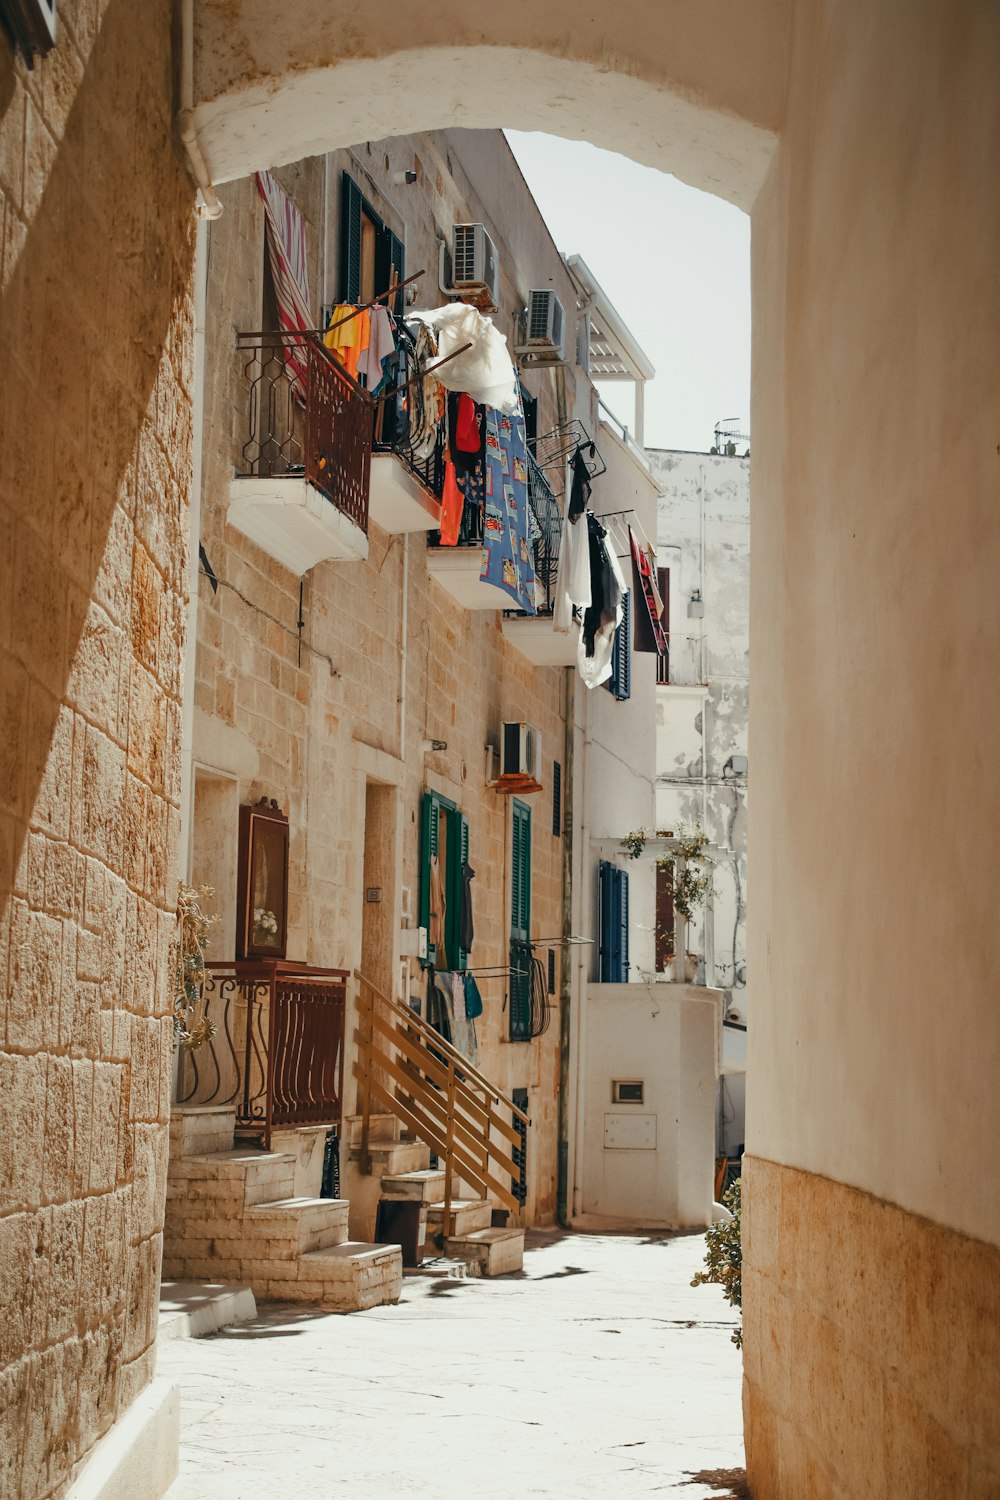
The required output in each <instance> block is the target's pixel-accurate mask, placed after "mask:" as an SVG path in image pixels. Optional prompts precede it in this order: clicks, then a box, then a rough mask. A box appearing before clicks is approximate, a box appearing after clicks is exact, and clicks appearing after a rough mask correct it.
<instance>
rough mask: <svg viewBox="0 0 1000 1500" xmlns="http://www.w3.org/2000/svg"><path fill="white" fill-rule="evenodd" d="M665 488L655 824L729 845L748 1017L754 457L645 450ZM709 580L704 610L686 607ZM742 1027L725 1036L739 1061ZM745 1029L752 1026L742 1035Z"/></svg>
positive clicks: (730, 947)
mask: <svg viewBox="0 0 1000 1500" xmlns="http://www.w3.org/2000/svg"><path fill="white" fill-rule="evenodd" d="M647 458H648V459H649V462H650V467H651V468H652V471H653V473H654V475H655V476H656V479H657V481H658V482H659V484H660V486H661V488H662V491H663V493H662V496H661V498H660V502H659V520H658V545H657V556H658V560H659V563H660V565H661V566H662V567H669V569H670V678H671V681H670V685H660V686H658V687H657V689H656V700H657V701H656V772H657V778H658V780H657V787H656V826H657V827H658V828H666V829H671V830H674V831H676V829H677V827H678V826H679V825H684V826H686V827H691V826H693V825H695V824H701V826H702V827H703V828H704V830H705V832H706V833H707V835H708V837H709V839H710V840H711V842H712V843H713V844H715V845H718V846H720V847H721V849H722V850H723V851H731V852H723V853H722V854H720V855H719V857H718V860H717V862H716V865H715V874H714V899H713V903H712V911H711V913H710V914H709V915H708V916H707V921H710V922H711V924H712V926H713V929H714V951H715V967H714V974H706V975H705V976H704V978H705V982H706V983H707V984H710V985H711V984H716V985H718V986H719V987H720V988H722V989H724V990H726V991H727V992H728V994H727V1001H726V1009H727V1011H728V1010H733V1009H735V1010H737V1011H738V1012H739V1013H740V1017H741V1019H742V1020H743V1021H744V1022H746V1020H747V1017H748V1015H749V1013H750V1004H749V1000H750V991H749V984H748V978H749V976H748V973H747V961H746V959H747V949H746V921H747V797H748V792H747V784H746V783H747V778H746V776H742V775H741V776H732V775H730V776H728V777H723V768H724V767H725V765H726V762H727V761H728V759H729V757H730V756H731V755H746V753H747V727H748V716H749V707H750V681H749V651H750V601H749V588H750V461H749V459H746V458H728V457H721V456H716V455H714V454H708V453H681V452H670V451H665V450H659V449H652V450H647ZM696 589H698V590H700V591H701V594H702V602H703V605H704V615H703V617H702V618H701V619H697V618H691V617H689V615H688V601H689V599H690V597H691V594H692V592H693V591H694V590H696ZM705 928H706V913H705V912H702V913H701V914H700V915H699V918H698V920H696V921H695V922H693V923H692V924H691V933H690V938H691V943H690V946H691V948H692V950H695V951H699V952H702V953H704V951H705ZM736 1040H737V1038H736V1037H735V1035H734V1034H733V1033H726V1034H725V1036H724V1052H723V1062H724V1064H727V1065H732V1066H734V1067H737V1066H739V1067H742V1066H743V1065H742V1064H737V1063H736V1050H737V1049H736V1047H735V1046H734V1045H733V1044H734V1043H735V1042H736ZM739 1040H740V1041H741V1040H742V1037H740V1038H739ZM720 1088H721V1098H720V1102H719V1117H720V1123H719V1128H720V1131H721V1132H722V1136H723V1138H722V1140H721V1141H720V1146H724V1148H725V1149H726V1150H727V1151H733V1150H735V1148H736V1147H738V1146H739V1145H740V1144H741V1142H742V1141H743V1137H744V1103H743V1101H744V1085H743V1080H742V1078H741V1077H738V1076H733V1077H732V1079H729V1078H728V1077H727V1078H725V1079H724V1081H723V1083H722V1084H721V1085H720Z"/></svg>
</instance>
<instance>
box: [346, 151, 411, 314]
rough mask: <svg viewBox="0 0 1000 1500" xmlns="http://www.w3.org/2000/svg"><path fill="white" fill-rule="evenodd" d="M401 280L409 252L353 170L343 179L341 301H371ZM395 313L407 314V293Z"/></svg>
mask: <svg viewBox="0 0 1000 1500" xmlns="http://www.w3.org/2000/svg"><path fill="white" fill-rule="evenodd" d="M393 272H395V274H396V280H397V281H404V280H405V279H406V251H405V248H404V245H403V242H402V240H401V239H400V238H399V237H398V235H395V234H393V232H392V230H391V229H390V228H389V227H388V225H387V224H384V223H383V222H382V220H381V219H380V218H379V215H378V214H377V213H376V212H375V209H374V208H373V207H372V205H371V204H370V203H369V202H368V199H367V198H366V197H365V195H364V193H362V191H361V189H360V188H359V187H358V185H357V183H356V182H355V181H354V178H353V177H352V176H351V174H350V173H349V172H345V173H344V175H343V177H342V178H341V200H340V300H341V302H356V303H362V302H371V301H372V300H373V298H375V297H377V296H378V295H379V294H380V293H381V292H387V291H388V290H389V287H390V286H391V285H392V276H393ZM392 310H393V312H394V313H395V314H396V316H397V317H402V315H403V294H402V292H400V293H399V294H398V296H397V297H396V298H395V300H394V303H393V307H392Z"/></svg>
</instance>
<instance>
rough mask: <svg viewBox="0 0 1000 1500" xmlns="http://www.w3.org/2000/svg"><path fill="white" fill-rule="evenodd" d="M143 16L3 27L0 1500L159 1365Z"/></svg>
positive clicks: (166, 782) (153, 56)
mask: <svg viewBox="0 0 1000 1500" xmlns="http://www.w3.org/2000/svg"><path fill="white" fill-rule="evenodd" d="M169 43H170V37H169V16H168V13H167V11H166V10H165V9H164V8H163V7H162V6H157V5H152V4H140V5H139V6H135V5H131V4H125V3H124V0H109V3H102V4H93V5H86V6H85V5H72V6H66V7H60V12H59V45H58V47H57V49H56V51H55V52H54V53H53V54H52V55H51V57H50V58H48V59H46V60H44V61H39V62H38V63H37V64H36V67H35V69H34V71H29V70H28V69H27V68H26V67H25V66H24V64H23V63H22V62H20V61H15V60H14V58H13V54H12V52H11V49H10V47H9V44H8V42H7V40H6V37H5V36H4V35H2V34H0V244H2V255H0V264H2V291H0V328H2V330H3V332H2V343H3V349H4V377H3V382H2V387H0V401H2V406H0V446H2V451H3V459H2V461H0V522H2V530H3V538H4V544H3V548H2V557H0V723H2V734H0V1142H2V1145H0V1307H2V1309H3V1312H2V1316H0V1367H2V1369H3V1374H2V1376H0V1494H2V1495H3V1496H4V1497H8V1496H9V1497H14V1496H17V1497H18V1500H40V1497H43V1496H49V1495H53V1494H55V1493H56V1492H58V1491H59V1490H60V1489H61V1488H62V1487H63V1486H64V1484H65V1482H66V1481H67V1479H68V1477H69V1476H70V1475H71V1474H72V1472H73V1470H74V1468H75V1466H76V1465H77V1463H78V1461H79V1460H80V1459H81V1458H83V1456H84V1455H86V1454H87V1452H88V1451H89V1449H90V1448H91V1447H92V1446H93V1444H94V1442H95V1441H96V1439H97V1438H98V1437H99V1436H100V1435H101V1434H102V1433H103V1432H104V1431H105V1430H106V1429H107V1428H108V1427H109V1426H110V1424H111V1423H112V1422H113V1421H114V1419H115V1418H116V1416H117V1415H118V1414H119V1413H120V1412H121V1411H122V1410H123V1409H124V1408H125V1407H126V1406H127V1404H128V1403H129V1402H130V1401H131V1400H132V1398H133V1397H134V1396H135V1395H136V1394H137V1393H138V1392H139V1391H140V1390H141V1389H142V1387H143V1386H144V1385H145V1384H146V1382H147V1381H148V1380H149V1378H150V1376H151V1374H152V1370H153V1357H154V1351H153V1338H154V1334H155V1326H156V1323H155V1308H156V1296H157V1289H158V1282H159V1266H160V1229H161V1224H162V1212H163V1196H164V1184H165V1177H166V1128H165V1120H166V1114H167V1107H168V1094H167V1081H168V1072H169V1057H170V1038H171V1022H170V1021H169V1020H168V1019H166V1014H167V1012H168V1009H169V992H168V986H167V969H166V960H167V946H168V942H169V937H170V931H171V917H170V912H171V908H172V907H173V905H174V896H173V891H174V880H175V875H174V871H175V846H176V824H177V804H178V798H179V784H178V774H177V773H178V750H179V735H180V712H179V692H180V659H181V649H182V645H183V639H182V637H183V616H182V612H181V609H180V604H179V597H178V596H179V592H180V587H181V580H182V576H183V564H184V545H185V544H184V534H183V529H184V512H185V506H186V502H187V486H188V482H189V472H190V458H191V455H190V412H189V400H190V375H191V342H190V305H189V300H188V297H189V281H190V270H191V249H192V233H191V231H192V227H193V221H192V219H191V217H190V202H191V199H192V196H193V194H192V190H191V187H190V184H189V182H188V180H187V178H186V175H185V173H184V169H183V166H182V164H181V160H180V157H179V155H178V153H177V151H176V149H175V147H174V145H173V142H172V138H171V55H170V44H169Z"/></svg>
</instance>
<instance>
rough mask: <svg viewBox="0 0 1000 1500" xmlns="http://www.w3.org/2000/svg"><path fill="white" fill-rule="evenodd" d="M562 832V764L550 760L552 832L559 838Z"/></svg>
mask: <svg viewBox="0 0 1000 1500" xmlns="http://www.w3.org/2000/svg"><path fill="white" fill-rule="evenodd" d="M561 833H562V766H561V765H560V764H559V762H558V761H557V760H554V761H553V762H552V834H553V837H554V838H559V837H560V835H561Z"/></svg>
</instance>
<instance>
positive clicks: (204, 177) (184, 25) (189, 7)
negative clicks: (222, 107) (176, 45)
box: [177, 0, 222, 219]
mask: <svg viewBox="0 0 1000 1500" xmlns="http://www.w3.org/2000/svg"><path fill="white" fill-rule="evenodd" d="M177 128H178V131H179V133H180V138H181V141H182V142H183V145H184V149H185V150H186V151H187V154H188V161H189V162H190V163H191V173H192V176H193V177H194V180H195V182H196V183H197V184H198V187H199V188H200V189H201V197H202V201H201V203H199V204H198V208H197V213H198V216H199V217H200V218H202V219H218V218H220V217H221V215H222V204H221V203H220V202H219V197H218V194H217V193H216V191H215V188H214V187H213V186H212V178H211V176H210V174H209V170H208V166H207V164H206V162H205V158H204V156H202V154H201V144H200V142H199V140H198V132H197V130H196V129H195V123H194V0H182V5H181V107H180V109H179V111H178V113H177Z"/></svg>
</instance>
